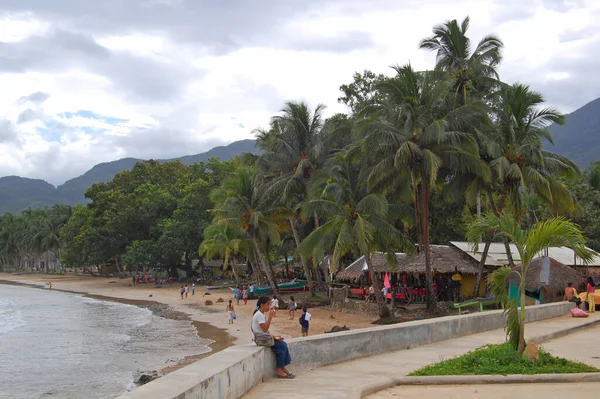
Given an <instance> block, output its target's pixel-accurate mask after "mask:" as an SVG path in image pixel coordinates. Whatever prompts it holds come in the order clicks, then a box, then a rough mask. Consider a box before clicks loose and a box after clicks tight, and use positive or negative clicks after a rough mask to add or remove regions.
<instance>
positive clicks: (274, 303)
mask: <svg viewBox="0 0 600 399" xmlns="http://www.w3.org/2000/svg"><path fill="white" fill-rule="evenodd" d="M271 309H279V299H277V296H275V295H273V299H271Z"/></svg>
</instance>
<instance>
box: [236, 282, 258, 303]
mask: <svg viewBox="0 0 600 399" xmlns="http://www.w3.org/2000/svg"><path fill="white" fill-rule="evenodd" d="M250 289H252V291H250ZM251 292H252V296H250V293H251ZM249 297H250V299H252V298H253V297H254V286H253V285H248V286H247V285H244V286H242V287H241V288H237V289H236V290H235V300H236V301H237V304H238V305H239V304H240V301H242V300H243V301H244V305H247V304H248V298H249Z"/></svg>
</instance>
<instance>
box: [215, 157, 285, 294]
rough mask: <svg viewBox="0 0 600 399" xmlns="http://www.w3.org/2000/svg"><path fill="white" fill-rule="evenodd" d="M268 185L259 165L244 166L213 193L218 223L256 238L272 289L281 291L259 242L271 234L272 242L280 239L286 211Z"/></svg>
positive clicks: (255, 250)
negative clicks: (278, 205)
mask: <svg viewBox="0 0 600 399" xmlns="http://www.w3.org/2000/svg"><path fill="white" fill-rule="evenodd" d="M266 188H267V186H266V185H265V184H263V182H262V181H261V176H260V174H259V173H257V171H256V169H255V168H240V169H238V170H237V171H236V172H235V173H234V174H233V175H232V176H231V177H229V178H227V179H225V180H224V181H223V183H222V184H221V186H220V187H219V188H217V189H216V190H215V191H214V192H213V193H212V194H211V200H212V201H213V202H214V203H215V204H216V205H215V209H214V210H213V212H214V214H215V218H216V219H215V220H216V223H217V224H220V225H226V226H228V225H229V226H232V227H233V228H241V229H242V230H243V231H244V232H245V233H246V234H247V236H248V237H249V238H250V239H251V240H252V244H253V247H254V252H255V255H256V259H257V261H258V263H259V264H260V265H261V268H262V270H263V272H264V273H265V274H266V276H267V279H268V280H269V284H270V286H271V288H272V289H273V291H274V292H275V293H276V294H278V291H277V284H276V283H275V278H274V275H273V272H272V270H271V269H270V268H269V267H268V266H267V263H266V262H265V258H264V256H263V252H262V250H261V249H260V247H261V245H260V242H259V241H260V240H261V238H262V239H263V240H264V239H265V238H267V237H268V238H269V239H270V240H271V242H272V243H278V242H279V240H280V237H279V230H280V224H281V220H282V218H283V217H284V213H283V211H282V209H281V208H277V207H274V206H273V203H274V200H273V199H272V198H268V197H267V196H266V195H265V190H266Z"/></svg>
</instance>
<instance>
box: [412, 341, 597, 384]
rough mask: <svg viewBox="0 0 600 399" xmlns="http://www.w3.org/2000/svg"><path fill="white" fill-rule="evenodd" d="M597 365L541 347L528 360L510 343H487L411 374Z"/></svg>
mask: <svg viewBox="0 0 600 399" xmlns="http://www.w3.org/2000/svg"><path fill="white" fill-rule="evenodd" d="M593 372H598V369H597V368H595V367H592V366H588V365H587V364H583V363H579V362H574V361H571V360H566V359H562V358H559V357H554V356H552V355H551V354H550V353H548V352H546V351H545V350H544V349H543V348H539V349H538V359H537V361H536V360H530V359H528V358H526V357H524V356H522V355H521V354H519V352H517V351H515V350H514V349H513V347H512V345H511V344H510V343H505V344H501V345H486V346H483V347H481V348H478V349H476V350H474V351H472V352H468V353H466V354H464V355H462V356H459V357H456V358H453V359H448V360H444V361H441V362H439V363H436V364H432V365H429V366H426V367H423V368H422V369H420V370H417V371H414V372H413V373H411V374H410V375H411V376H438V375H489V374H495V375H510V374H530V375H531V374H562V373H593Z"/></svg>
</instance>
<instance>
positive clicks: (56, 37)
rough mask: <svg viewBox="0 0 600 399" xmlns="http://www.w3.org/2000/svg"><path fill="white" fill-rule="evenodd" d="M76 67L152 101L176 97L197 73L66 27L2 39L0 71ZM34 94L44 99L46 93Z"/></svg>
mask: <svg viewBox="0 0 600 399" xmlns="http://www.w3.org/2000/svg"><path fill="white" fill-rule="evenodd" d="M73 67H77V68H82V69H85V70H88V71H90V72H92V73H96V74H99V75H102V76H105V77H106V78H108V79H109V80H110V81H111V82H112V84H113V85H114V88H115V90H117V91H122V92H125V93H126V94H128V95H129V96H131V97H136V98H140V99H145V100H149V101H159V100H162V101H168V100H170V99H172V98H175V97H177V96H178V95H179V94H180V92H181V91H182V90H183V88H184V87H185V84H186V82H187V80H188V79H189V78H190V77H191V76H193V74H194V72H192V71H189V70H187V69H185V67H184V66H182V65H171V64H166V63H163V62H161V61H158V60H153V59H151V58H146V57H140V56H136V55H132V54H129V53H125V52H113V51H110V50H109V49H107V48H105V47H103V46H101V45H100V44H98V43H97V42H96V41H95V40H94V39H93V37H91V36H89V35H80V34H77V33H73V32H68V31H64V30H53V31H52V32H50V34H48V35H45V36H32V37H29V38H27V39H26V40H24V41H22V42H10V43H0V71H5V72H26V71H29V70H42V71H48V70H49V71H59V70H60V71H62V70H68V69H70V68H73ZM196 73H197V72H196ZM31 96H33V97H34V99H38V100H40V99H43V93H39V94H37V93H34V94H33V95H31ZM31 96H29V97H31Z"/></svg>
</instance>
